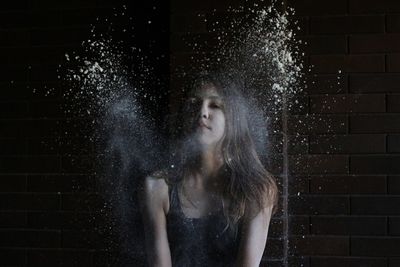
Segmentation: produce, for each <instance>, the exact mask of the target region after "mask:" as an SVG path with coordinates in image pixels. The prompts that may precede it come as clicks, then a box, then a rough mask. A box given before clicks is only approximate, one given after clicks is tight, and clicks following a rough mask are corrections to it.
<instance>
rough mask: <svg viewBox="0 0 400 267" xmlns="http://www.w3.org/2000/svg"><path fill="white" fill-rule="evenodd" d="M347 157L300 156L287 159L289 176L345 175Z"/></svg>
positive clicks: (347, 164)
mask: <svg viewBox="0 0 400 267" xmlns="http://www.w3.org/2000/svg"><path fill="white" fill-rule="evenodd" d="M348 160H349V159H348V156H345V155H300V156H291V157H289V172H290V173H291V174H320V173H324V174H327V173H347V172H348V170H349V162H348Z"/></svg>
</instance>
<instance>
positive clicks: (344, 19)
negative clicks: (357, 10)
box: [310, 15, 385, 34]
mask: <svg viewBox="0 0 400 267" xmlns="http://www.w3.org/2000/svg"><path fill="white" fill-rule="evenodd" d="M384 30H385V17H384V16H383V15H372V16H371V15H366V16H329V17H328V16H322V17H311V19H310V32H311V34H344V33H384Z"/></svg>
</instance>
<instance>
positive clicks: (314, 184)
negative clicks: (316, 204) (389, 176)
mask: <svg viewBox="0 0 400 267" xmlns="http://www.w3.org/2000/svg"><path fill="white" fill-rule="evenodd" d="M386 187H387V184H386V179H385V176H383V175H382V176H378V175H376V176H370V175H368V176H339V175H324V176H310V192H311V193H317V194H326V193H327V194H385V193H386Z"/></svg>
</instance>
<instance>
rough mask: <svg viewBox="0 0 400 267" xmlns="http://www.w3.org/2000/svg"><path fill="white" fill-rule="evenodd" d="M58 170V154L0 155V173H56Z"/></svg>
mask: <svg viewBox="0 0 400 267" xmlns="http://www.w3.org/2000/svg"><path fill="white" fill-rule="evenodd" d="M58 171H60V159H59V157H58V156H41V157H39V156H36V157H26V156H8V157H5V156H4V157H0V172H2V173H27V172H31V173H56V172H58Z"/></svg>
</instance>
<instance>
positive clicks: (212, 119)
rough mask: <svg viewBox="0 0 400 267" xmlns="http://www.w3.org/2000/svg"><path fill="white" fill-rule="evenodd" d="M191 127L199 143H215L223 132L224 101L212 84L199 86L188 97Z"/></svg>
mask: <svg viewBox="0 0 400 267" xmlns="http://www.w3.org/2000/svg"><path fill="white" fill-rule="evenodd" d="M189 101H190V106H191V110H192V111H193V118H194V120H193V129H194V133H195V136H196V138H197V141H198V142H199V143H200V144H201V145H205V146H209V145H216V144H217V143H218V142H219V141H220V140H221V139H222V137H223V136H224V133H225V113H224V103H223V101H222V98H221V96H220V95H219V94H218V92H217V89H216V88H215V86H214V85H213V84H205V85H203V86H202V87H200V88H199V89H198V90H197V91H196V93H195V95H194V97H192V98H190V99H189Z"/></svg>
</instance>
